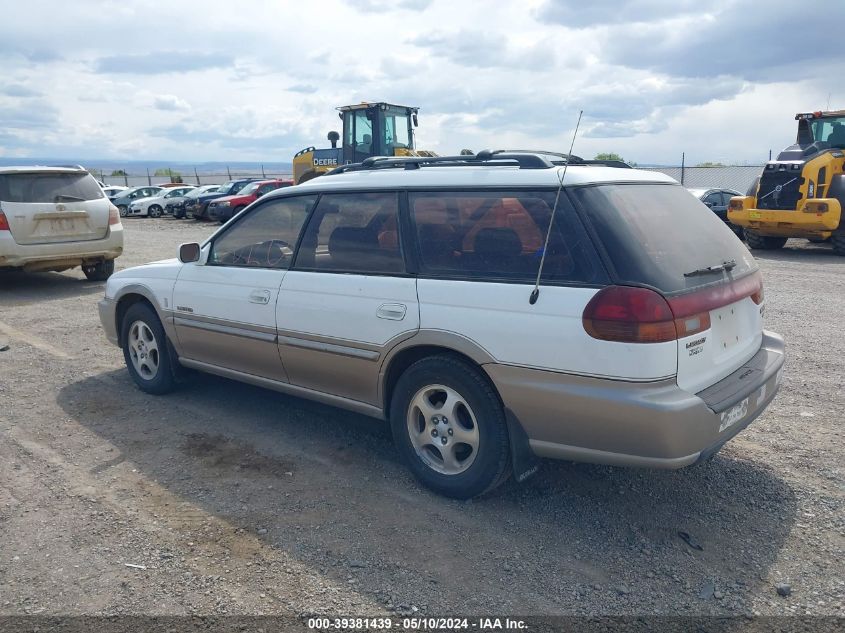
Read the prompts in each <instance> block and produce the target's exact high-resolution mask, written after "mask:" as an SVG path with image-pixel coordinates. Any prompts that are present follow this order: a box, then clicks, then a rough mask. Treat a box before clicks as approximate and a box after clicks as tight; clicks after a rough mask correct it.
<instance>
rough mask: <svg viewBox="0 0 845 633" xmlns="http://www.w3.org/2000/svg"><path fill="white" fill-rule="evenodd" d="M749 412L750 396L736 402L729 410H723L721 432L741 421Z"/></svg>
mask: <svg viewBox="0 0 845 633" xmlns="http://www.w3.org/2000/svg"><path fill="white" fill-rule="evenodd" d="M747 413H748V398H746V399H745V400H743V401H742V402H740V403H739V404H735V405H734V406H732V407H731V408H730V409H728V410H727V411H722V421H721V423H720V424H719V433H721V432H722V431H724V430H725V429H727V428H728V427H731V426H733V425H734V424H736V423H737V422H739V421H740V420H741V419H742V418H744V417H745V415H746V414H747Z"/></svg>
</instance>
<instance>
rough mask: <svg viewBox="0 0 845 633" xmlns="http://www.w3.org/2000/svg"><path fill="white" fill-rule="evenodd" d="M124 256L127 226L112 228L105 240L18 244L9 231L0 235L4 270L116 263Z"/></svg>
mask: <svg viewBox="0 0 845 633" xmlns="http://www.w3.org/2000/svg"><path fill="white" fill-rule="evenodd" d="M122 253H123V226H122V225H119V224H118V225H112V226H111V227H110V228H109V233H108V235H107V236H106V237H104V238H103V239H101V240H85V241H82V242H57V243H54V244H18V243H17V242H15V240H14V238H12V236H11V234H10V233H9V232H8V231H3V232H0V268H5V267H10V268H23V269H24V270H33V271H35V270H51V269H53V268H71V267H73V266H81V265H82V264H84V263H94V262H98V261H102V260H104V259H115V258H117V257H119V256H120V255H121V254H122Z"/></svg>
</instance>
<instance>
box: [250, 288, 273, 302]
mask: <svg viewBox="0 0 845 633" xmlns="http://www.w3.org/2000/svg"><path fill="white" fill-rule="evenodd" d="M249 302H250V303H259V304H261V305H265V304H267V303H270V291H269V290H253V291H252V292H250V293H249Z"/></svg>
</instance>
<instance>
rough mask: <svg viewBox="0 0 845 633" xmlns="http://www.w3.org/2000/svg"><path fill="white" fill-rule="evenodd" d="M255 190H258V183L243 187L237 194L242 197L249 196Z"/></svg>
mask: <svg viewBox="0 0 845 633" xmlns="http://www.w3.org/2000/svg"><path fill="white" fill-rule="evenodd" d="M256 189H258V183H257V182H251V183H250V184H248V185H247V186H246V187H244V188H243V189H241V190H240V191H239V192H238V194H239V195H242V196H248V195H250V194H251V193H253V192H254V191H255V190H256Z"/></svg>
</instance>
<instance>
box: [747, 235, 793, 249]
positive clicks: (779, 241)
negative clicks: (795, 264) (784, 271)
mask: <svg viewBox="0 0 845 633" xmlns="http://www.w3.org/2000/svg"><path fill="white" fill-rule="evenodd" d="M786 240H787V238H785V237H769V236H764V235H757V234H756V233H754V232H753V231H746V232H745V241H746V242H747V243H748V247H749V248H753V249H755V250H761V251H776V250H777V249H779V248H783V245H784V244H786Z"/></svg>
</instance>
